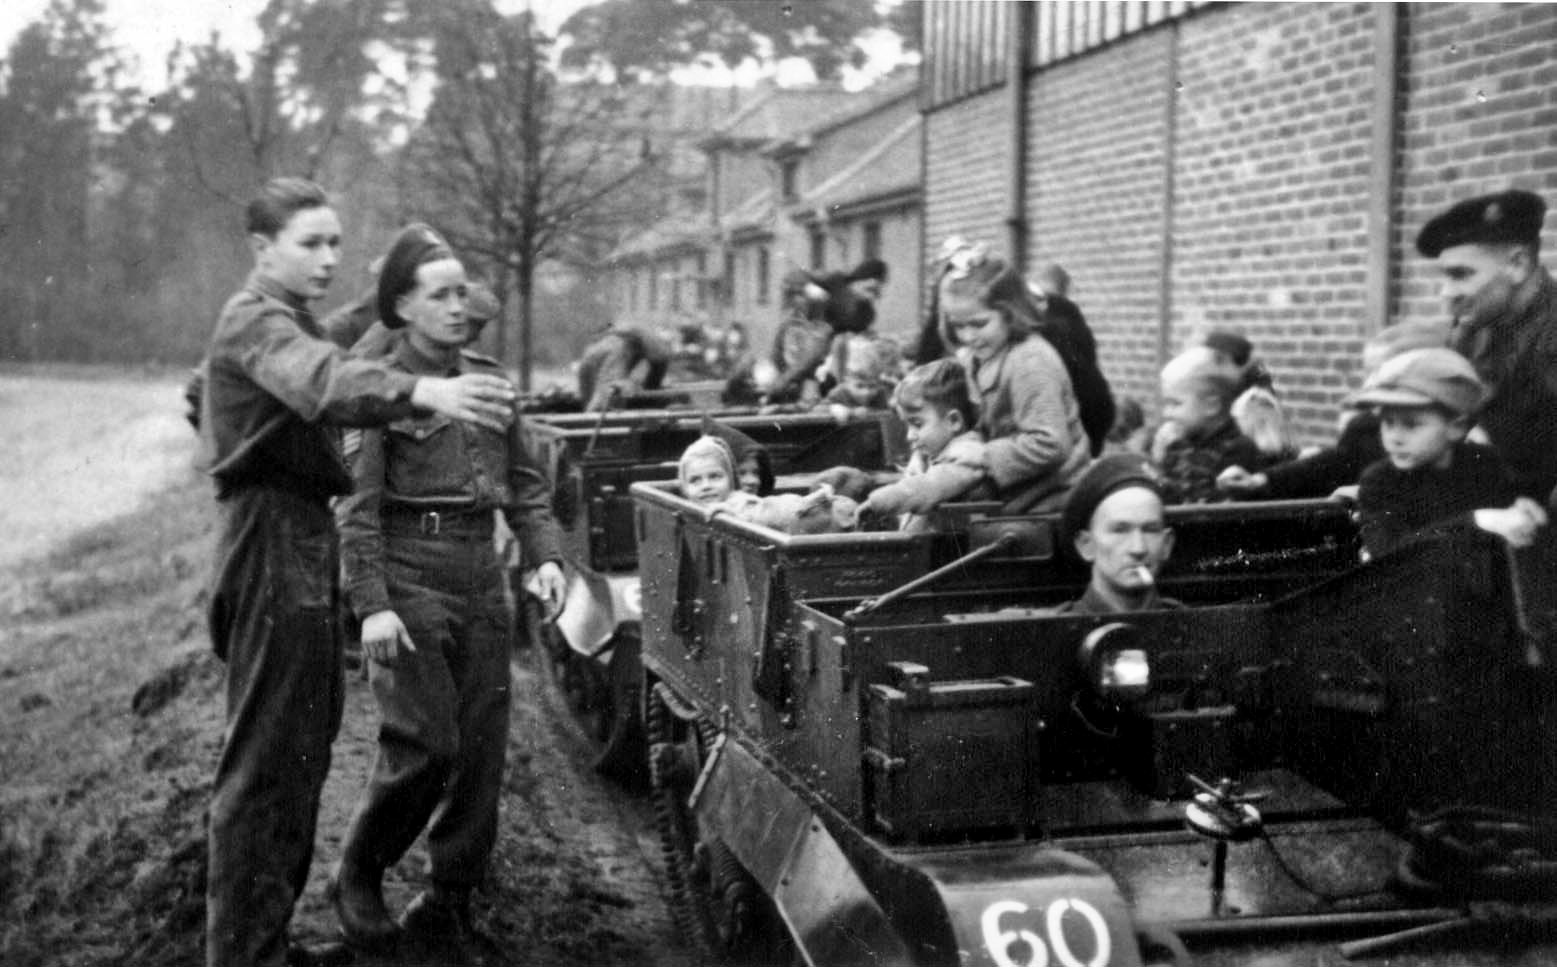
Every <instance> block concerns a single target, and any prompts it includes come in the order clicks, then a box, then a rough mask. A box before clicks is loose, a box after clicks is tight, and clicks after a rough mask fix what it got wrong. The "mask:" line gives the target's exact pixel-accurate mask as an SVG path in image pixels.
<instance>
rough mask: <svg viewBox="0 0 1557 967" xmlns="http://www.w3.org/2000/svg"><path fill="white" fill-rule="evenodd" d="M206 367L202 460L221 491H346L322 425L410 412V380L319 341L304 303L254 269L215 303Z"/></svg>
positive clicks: (321, 494) (347, 481) (342, 469)
mask: <svg viewBox="0 0 1557 967" xmlns="http://www.w3.org/2000/svg"><path fill="white" fill-rule="evenodd" d="M204 370H205V385H204V387H203V388H202V390H201V399H200V414H201V415H200V463H201V466H202V467H203V468H204V469H205V470H206V472H208V473H210V474H211V476H212V477H214V478H215V479H216V483H217V488H218V492H219V493H225V492H230V491H231V490H232V489H234V488H237V487H241V486H244V485H247V484H255V483H265V484H270V485H274V486H280V487H284V488H286V489H289V490H293V491H296V492H298V493H301V494H303V495H305V496H309V497H317V498H321V499H323V498H327V497H331V496H334V495H337V494H343V493H346V492H347V491H349V490H350V489H351V475H350V474H349V473H347V471H346V466H345V464H344V463H343V462H342V460H341V456H340V451H339V448H338V447H337V445H336V440H335V436H334V433H333V431H332V430H331V429H330V428H329V424H336V425H345V426H363V425H371V424H380V423H387V422H389V421H390V420H393V419H403V418H406V417H409V416H410V415H411V412H412V409H411V391H412V390H413V389H414V388H415V386H416V377H415V376H412V375H410V374H409V373H402V372H393V371H391V370H388V369H386V368H384V366H383V365H381V364H379V363H375V362H370V361H367V360H360V359H352V358H350V357H348V356H347V355H346V353H344V352H343V351H341V350H340V349H338V348H337V347H335V346H333V345H331V344H330V343H329V342H327V341H325V339H324V338H323V337H322V335H321V333H320V331H319V326H318V324H317V323H316V322H315V321H314V317H313V315H312V314H311V313H310V312H309V311H308V309H307V308H306V307H305V305H304V303H303V302H302V300H300V299H298V298H296V297H295V296H293V295H292V294H291V293H289V292H287V291H286V290H285V289H283V288H282V287H281V286H280V285H279V284H277V283H276V282H274V281H272V280H271V279H268V278H266V277H265V276H262V275H259V274H258V273H255V274H254V275H251V276H250V277H249V280H248V281H247V282H246V283H245V284H244V287H243V289H242V290H241V291H240V292H238V294H237V295H235V296H233V297H232V298H231V299H230V300H228V302H227V305H226V307H225V308H223V309H222V314H221V318H220V319H218V320H217V323H216V331H215V333H214V334H213V335H212V337H211V346H210V350H209V352H208V353H207V355H206V360H205V363H204Z"/></svg>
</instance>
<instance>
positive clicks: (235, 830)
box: [200, 275, 416, 967]
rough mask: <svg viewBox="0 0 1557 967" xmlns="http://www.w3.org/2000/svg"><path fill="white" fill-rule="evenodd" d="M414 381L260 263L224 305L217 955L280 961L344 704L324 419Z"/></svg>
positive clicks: (213, 368)
mask: <svg viewBox="0 0 1557 967" xmlns="http://www.w3.org/2000/svg"><path fill="white" fill-rule="evenodd" d="M415 384H416V380H415V378H413V377H411V376H409V375H407V374H405V373H401V372H390V371H389V370H388V369H386V368H384V366H383V365H382V364H377V363H371V362H366V361H363V360H353V359H348V358H347V357H346V355H345V354H344V353H342V352H340V351H339V350H337V349H335V348H334V347H333V346H331V345H330V344H329V343H327V342H325V341H324V340H323V339H321V338H320V331H319V327H318V325H317V324H316V323H315V321H314V319H313V316H312V315H310V314H309V312H308V310H307V309H306V308H305V307H304V304H303V302H302V301H301V300H299V299H297V298H296V297H295V296H292V295H291V294H289V293H288V292H286V290H284V289H283V288H281V286H279V285H278V284H276V283H275V282H273V281H271V280H270V279H268V278H265V277H263V276H259V275H254V276H252V277H251V278H250V279H249V281H248V282H247V283H246V284H245V286H244V288H243V290H242V291H240V292H239V293H238V294H237V295H235V296H233V298H232V299H231V300H229V301H228V303H227V305H226V307H225V308H224V309H223V310H222V315H221V318H220V319H219V320H218V321H217V324H216V331H215V334H214V335H213V337H212V341H211V347H210V352H209V355H208V356H207V359H206V377H205V385H204V388H203V390H202V393H201V416H200V434H201V450H202V454H201V457H202V462H203V463H204V465H205V467H206V469H207V470H208V471H209V472H210V473H211V475H212V476H213V477H214V478H215V480H216V487H217V508H218V524H217V543H216V557H215V575H214V578H213V581H212V585H211V604H210V630H211V645H212V647H213V648H214V649H215V651H216V654H217V655H218V656H219V657H220V658H222V659H223V660H224V661H225V662H226V665H227V728H226V731H225V734H224V737H223V744H222V754H221V759H220V761H219V763H218V765H217V770H216V778H215V780H214V782H213V783H212V792H211V813H210V869H209V877H208V882H207V891H206V962H207V964H209V965H210V967H249V965H262V967H273V965H280V964H282V963H284V961H285V957H286V927H287V923H288V921H289V920H290V919H291V916H292V908H293V905H294V904H295V902H296V900H297V897H298V895H299V894H300V893H301V892H302V890H303V888H304V886H305V885H306V883H307V880H308V866H309V861H310V859H311V858H312V856H313V847H314V842H313V841H314V825H315V822H316V820H317V817H318V813H319V793H320V789H321V788H322V787H323V785H324V779H325V775H326V773H327V772H328V771H329V767H330V743H331V741H332V740H333V739H334V738H335V734H336V730H337V729H338V728H339V726H340V720H341V708H342V680H341V642H340V636H339V635H338V633H337V632H336V621H335V614H334V601H335V598H336V595H337V588H338V584H337V570H336V568H337V563H336V561H337V556H336V542H335V531H334V526H333V524H334V521H333V520H332V519H331V516H330V510H329V500H330V498H331V497H332V496H334V495H337V494H341V493H345V492H346V491H347V490H349V489H350V486H351V479H350V477H349V475H348V474H347V472H346V468H345V465H344V464H343V462H342V460H341V457H340V454H339V451H338V449H337V446H336V443H335V440H334V437H333V436H332V432H333V431H331V430H329V429H327V428H326V427H325V426H324V425H323V424H325V423H337V424H347V425H359V424H365V423H375V422H376V423H386V422H388V421H390V420H392V419H396V418H400V417H405V416H409V415H410V414H411V412H412V410H411V403H410V398H411V391H412V389H413V388H414V386H415Z"/></svg>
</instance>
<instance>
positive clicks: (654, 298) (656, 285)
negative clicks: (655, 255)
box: [647, 263, 660, 312]
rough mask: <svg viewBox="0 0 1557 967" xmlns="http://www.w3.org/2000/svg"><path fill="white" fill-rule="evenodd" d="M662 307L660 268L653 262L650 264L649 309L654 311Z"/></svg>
mask: <svg viewBox="0 0 1557 967" xmlns="http://www.w3.org/2000/svg"><path fill="white" fill-rule="evenodd" d="M659 307H660V268H659V266H657V265H654V264H653V263H650V265H649V305H648V307H647V308H648V310H649V311H650V312H653V311H654V310H655V309H658V308H659Z"/></svg>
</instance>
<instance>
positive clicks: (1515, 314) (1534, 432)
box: [1449, 268, 1557, 502]
mask: <svg viewBox="0 0 1557 967" xmlns="http://www.w3.org/2000/svg"><path fill="white" fill-rule="evenodd" d="M1514 302H1515V304H1514V308H1513V311H1511V312H1509V313H1508V314H1507V315H1505V316H1504V317H1502V318H1500V319H1495V320H1493V321H1492V322H1490V323H1488V324H1487V325H1485V326H1481V327H1479V328H1476V329H1470V328H1467V327H1464V326H1458V327H1456V328H1455V330H1454V331H1453V332H1452V333H1451V334H1450V336H1449V344H1450V347H1451V348H1453V349H1456V350H1458V351H1459V352H1460V353H1461V354H1462V355H1463V356H1465V358H1467V359H1469V360H1470V361H1471V364H1472V365H1473V366H1475V367H1476V375H1478V376H1480V377H1481V381H1482V382H1483V383H1485V384H1486V385H1487V389H1488V393H1489V395H1488V398H1487V402H1486V404H1485V405H1484V406H1483V407H1482V408H1481V413H1480V415H1479V416H1478V418H1477V422H1478V423H1479V424H1480V426H1481V428H1482V429H1483V430H1485V431H1486V432H1487V436H1488V437H1489V438H1490V439H1491V440H1492V445H1493V446H1495V447H1497V450H1498V453H1499V454H1501V455H1502V457H1503V459H1504V461H1506V462H1507V464H1508V469H1509V472H1510V473H1511V474H1512V475H1513V479H1514V485H1515V486H1516V487H1517V488H1518V489H1519V493H1521V494H1525V495H1527V496H1530V497H1534V498H1535V499H1537V500H1539V501H1542V502H1545V501H1546V499H1547V496H1548V495H1549V494H1550V493H1551V492H1552V488H1553V487H1554V486H1557V416H1554V414H1557V281H1554V280H1553V279H1552V276H1551V273H1550V272H1548V271H1547V270H1546V269H1544V268H1541V269H1537V270H1536V273H1535V276H1534V277H1533V278H1532V279H1531V280H1530V282H1529V283H1528V285H1527V286H1522V287H1521V289H1520V290H1519V291H1518V292H1517V293H1516V294H1515V297H1514Z"/></svg>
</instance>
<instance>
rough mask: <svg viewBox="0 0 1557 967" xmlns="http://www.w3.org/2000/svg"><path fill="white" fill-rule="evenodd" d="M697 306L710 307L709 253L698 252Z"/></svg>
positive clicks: (701, 307) (700, 307)
mask: <svg viewBox="0 0 1557 967" xmlns="http://www.w3.org/2000/svg"><path fill="white" fill-rule="evenodd" d="M697 307H698V308H699V309H706V308H708V253H707V252H699V253H697Z"/></svg>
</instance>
